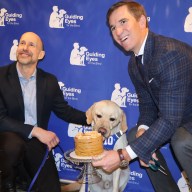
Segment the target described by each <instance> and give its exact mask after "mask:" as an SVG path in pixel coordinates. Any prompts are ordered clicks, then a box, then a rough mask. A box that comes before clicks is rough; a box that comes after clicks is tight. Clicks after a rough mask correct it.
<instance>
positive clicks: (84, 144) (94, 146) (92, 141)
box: [74, 131, 104, 157]
mask: <svg viewBox="0 0 192 192" xmlns="http://www.w3.org/2000/svg"><path fill="white" fill-rule="evenodd" d="M74 141H75V154H76V155H77V156H84V157H85V156H95V155H100V154H102V153H103V150H104V149H103V137H102V135H101V134H100V133H98V132H97V131H89V132H85V133H78V134H77V135H76V136H75V137H74Z"/></svg>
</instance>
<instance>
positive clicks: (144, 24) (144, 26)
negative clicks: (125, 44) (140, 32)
mask: <svg viewBox="0 0 192 192" xmlns="http://www.w3.org/2000/svg"><path fill="white" fill-rule="evenodd" d="M146 22H147V21H146V17H145V16H144V15H141V17H140V19H139V23H140V26H141V27H142V28H146Z"/></svg>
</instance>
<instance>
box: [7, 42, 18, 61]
mask: <svg viewBox="0 0 192 192" xmlns="http://www.w3.org/2000/svg"><path fill="white" fill-rule="evenodd" d="M17 47H18V40H17V39H14V40H13V45H12V47H11V49H10V54H9V59H10V60H11V61H16V60H17V57H16V51H17Z"/></svg>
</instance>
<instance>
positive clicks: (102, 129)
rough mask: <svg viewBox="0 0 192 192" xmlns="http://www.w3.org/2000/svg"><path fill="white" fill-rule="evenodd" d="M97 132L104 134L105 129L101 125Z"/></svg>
mask: <svg viewBox="0 0 192 192" xmlns="http://www.w3.org/2000/svg"><path fill="white" fill-rule="evenodd" d="M98 132H99V133H101V135H103V136H105V134H106V133H107V130H106V129H105V128H103V127H101V128H99V130H98Z"/></svg>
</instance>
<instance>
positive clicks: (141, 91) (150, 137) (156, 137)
mask: <svg viewBox="0 0 192 192" xmlns="http://www.w3.org/2000/svg"><path fill="white" fill-rule="evenodd" d="M143 62H144V68H145V79H144V80H143V79H142V78H141V75H140V74H139V71H138V68H137V66H136V63H135V57H134V54H132V56H131V58H130V60H129V67H128V68H129V75H130V77H131V80H132V82H133V84H134V86H135V89H136V92H137V94H138V99H139V103H140V104H139V111H140V116H139V119H138V124H137V125H138V126H139V125H141V124H144V125H148V126H149V129H148V131H146V132H145V133H144V134H143V135H142V136H141V137H139V138H138V139H136V140H135V141H134V142H132V143H130V145H131V147H132V149H133V150H134V152H135V153H136V154H137V155H138V156H139V157H140V159H142V160H144V161H145V162H148V161H149V160H150V157H151V153H152V152H153V151H154V150H155V149H157V148H158V147H160V146H161V145H162V144H164V143H166V142H167V141H168V140H169V139H170V138H171V137H172V135H173V134H174V132H175V130H176V129H177V128H178V127H181V126H182V127H185V128H186V129H187V130H188V131H189V132H190V133H192V47H190V46H189V45H187V44H185V43H183V42H180V41H178V40H175V39H172V38H167V37H163V36H160V35H156V34H154V33H152V32H150V31H149V34H148V37H147V41H146V44H145V48H144V61H143Z"/></svg>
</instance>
